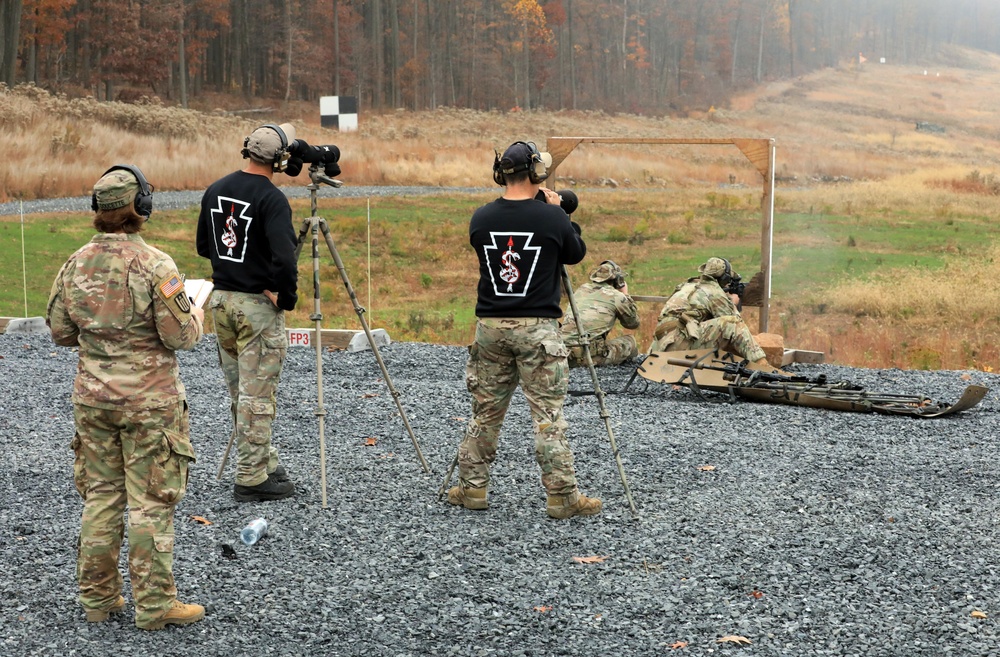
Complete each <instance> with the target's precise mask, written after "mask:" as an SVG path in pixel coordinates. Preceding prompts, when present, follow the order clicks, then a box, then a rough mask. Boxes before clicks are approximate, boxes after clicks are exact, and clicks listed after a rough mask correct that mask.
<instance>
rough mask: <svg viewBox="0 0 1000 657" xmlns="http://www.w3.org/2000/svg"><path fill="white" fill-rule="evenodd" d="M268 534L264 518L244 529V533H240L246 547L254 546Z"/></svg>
mask: <svg viewBox="0 0 1000 657" xmlns="http://www.w3.org/2000/svg"><path fill="white" fill-rule="evenodd" d="M266 534H267V521H266V520H264V519H263V518H257V519H256V520H254V521H253V522H251V523H250V524H249V525H247V526H246V527H244V528H243V531H241V532H240V540H241V541H243V544H244V545H253V544H254V543H256V542H257V541H258V540H259V539H260V537H261V536H265V535H266Z"/></svg>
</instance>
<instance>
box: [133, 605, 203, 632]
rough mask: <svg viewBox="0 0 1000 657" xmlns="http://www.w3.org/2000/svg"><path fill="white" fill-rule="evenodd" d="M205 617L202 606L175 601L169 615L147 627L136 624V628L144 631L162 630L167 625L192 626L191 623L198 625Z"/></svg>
mask: <svg viewBox="0 0 1000 657" xmlns="http://www.w3.org/2000/svg"><path fill="white" fill-rule="evenodd" d="M204 617H205V608H204V607H202V606H201V605H186V604H184V603H183V602H180V601H178V600H174V604H173V606H172V607H171V608H170V609H169V610H168V611H167V613H165V614H163V615H162V616H160V617H159V618H158V619H156V620H155V621H152V622H151V623H146V624H145V625H139V624H138V623H136V627H138V628H139V629H142V630H162V629H163V628H165V627H166V626H167V625H190V624H191V623H197V622H198V621H200V620H201V619H203V618H204Z"/></svg>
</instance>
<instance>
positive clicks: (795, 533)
mask: <svg viewBox="0 0 1000 657" xmlns="http://www.w3.org/2000/svg"><path fill="white" fill-rule="evenodd" d="M214 348H215V344H214V337H213V336H209V337H207V338H206V340H205V341H204V342H203V343H202V344H201V345H199V347H198V348H197V349H195V350H194V351H192V352H185V353H183V354H182V355H181V372H182V376H183V378H184V380H185V383H186V385H187V388H188V395H189V403H190V406H191V418H192V440H193V442H194V445H195V448H196V450H197V452H198V457H199V458H198V461H197V463H195V464H194V465H193V466H192V471H191V481H190V485H189V488H188V494H187V496H186V497H185V499H184V500H183V502H182V503H181V504H180V506H179V507H178V509H177V515H176V520H177V522H176V525H177V527H176V530H177V543H176V550H175V575H176V579H177V586H178V589H179V591H180V596H181V598H182V599H183V600H185V601H194V602H199V603H201V604H204V605H205V606H206V607H207V609H208V614H207V616H206V619H205V620H204V621H203V622H201V623H198V624H196V625H192V626H190V627H184V628H169V629H167V630H165V631H163V632H154V633H148V632H143V631H141V630H138V629H136V628H135V626H134V625H133V620H132V611H133V608H132V603H131V594H130V592H129V591H128V590H126V592H125V596H126V600H127V601H128V604H127V606H126V613H124V614H119V615H116V616H113V617H112V620H111V621H109V622H107V623H104V624H88V623H85V622H84V619H83V613H82V611H81V609H80V608H79V606H78V605H77V602H76V592H75V589H76V583H75V573H74V564H75V546H76V537H77V532H78V528H79V514H80V509H81V503H80V500H79V498H78V496H77V494H76V491H75V489H74V488H73V484H72V482H71V454H70V451H69V449H68V445H69V442H70V438H71V437H72V434H73V422H72V414H71V405H70V399H69V395H70V390H71V387H72V379H73V374H74V369H75V364H76V358H77V357H76V354H75V353H74V352H73V351H72V350H70V349H64V348H59V347H55V346H54V345H53V344H52V343H51V341H50V340H49V339H48V337H47V336H14V335H0V381H2V382H3V395H2V396H0V445H2V447H3V450H2V455H3V456H2V458H3V463H2V466H0V563H2V564H3V566H4V567H3V569H2V571H0V654H3V655H86V656H90V655H93V656H95V657H96V656H104V655H108V654H133V655H147V654H149V655H152V654H155V655H185V656H189V655H190V656H208V655H268V656H283V655H391V656H402V655H455V656H463V657H464V656H469V657H478V656H481V655H666V654H675V652H676V654H679V655H685V654H686V655H735V654H742V655H789V656H796V657H798V656H804V655H872V656H879V657H884V656H888V655H900V656H903V655H905V656H908V657H911V656H914V655H935V656H937V655H947V654H954V655H963V656H967V655H988V654H996V653H997V650H998V648H997V645H998V639H1000V631H998V629H997V621H996V619H997V618H1000V602H998V600H997V591H1000V565H998V563H1000V543H998V541H997V538H998V531H997V520H998V504H997V501H996V498H995V496H994V493H995V491H996V488H997V483H998V481H1000V459H998V458H997V452H998V447H1000V446H998V438H997V435H996V428H997V413H998V409H1000V395H998V391H1000V377H998V376H997V375H992V374H985V373H981V372H968V373H963V372H948V371H943V372H903V371H898V370H857V369H848V368H842V367H835V366H829V365H808V366H807V365H797V366H795V367H794V369H796V370H797V371H799V372H803V373H807V374H818V373H826V374H827V375H828V376H829V377H830V379H832V380H834V379H850V380H853V381H855V382H857V383H860V384H862V385H865V386H866V387H868V388H869V389H870V390H873V391H881V392H890V391H896V392H905V393H924V394H927V395H928V396H930V397H933V398H935V399H939V400H943V401H948V402H951V401H954V400H956V399H957V398H958V396H959V394H960V392H961V390H962V389H963V388H964V386H965V385H967V384H968V383H981V384H984V385H987V386H989V387H990V388H991V392H990V393H989V395H988V396H987V398H986V399H985V400H984V401H983V402H982V403H981V404H980V405H979V406H978V407H976V408H974V409H972V410H970V411H967V412H965V413H962V414H959V415H957V416H954V417H950V418H946V419H940V420H920V419H916V418H907V417H885V416H878V415H866V414H856V413H837V412H830V411H820V410H811V409H805V408H796V407H790V406H768V405H763V404H753V403H749V402H738V403H735V404H729V403H725V402H723V401H721V399H719V400H714V401H713V402H703V401H699V400H697V399H695V398H693V396H692V395H691V394H690V392H689V391H687V390H684V389H681V390H672V389H670V388H669V387H668V386H660V385H655V384H651V385H649V386H648V387H646V386H643V385H642V384H641V380H640V384H639V385H638V386H635V384H634V386H633V389H632V390H630V391H629V392H628V393H625V394H609V395H608V397H607V408H608V411H609V413H610V417H611V422H612V425H613V427H614V432H615V435H616V437H617V440H618V444H619V447H620V449H621V453H622V458H623V461H624V464H625V469H626V472H627V474H628V478H629V482H630V484H631V487H632V491H633V494H634V497H635V501H636V504H637V506H638V508H639V512H640V515H639V517H638V519H633V518H632V517H631V515H630V513H629V510H628V506H627V503H626V500H625V496H624V492H623V488H622V485H621V482H620V480H619V478H618V474H617V470H616V468H615V465H614V460H613V458H612V455H611V451H610V448H609V446H608V437H607V433H606V431H605V428H604V423H603V422H602V421H601V420H600V417H599V410H598V407H597V403H596V401H595V399H594V398H593V397H592V396H590V397H571V398H570V399H569V402H568V404H567V407H566V417H567V420H568V421H569V424H570V437H571V442H572V445H573V449H574V452H575V455H576V465H577V471H578V475H579V478H580V481H581V486H582V488H583V490H584V491H585V492H586V493H588V494H591V495H596V496H599V497H601V498H602V499H603V500H604V504H605V512H604V513H603V514H602V515H599V516H596V517H592V518H574V519H571V520H568V521H554V520H550V519H548V518H547V517H546V515H545V498H544V494H543V491H542V488H541V486H540V483H539V473H538V468H537V466H536V465H535V463H534V458H533V455H532V444H531V442H532V441H531V438H530V435H531V424H530V416H529V413H528V410H527V406H526V404H525V402H524V399H523V397H522V396H521V395H520V393H518V394H517V395H515V398H514V403H513V405H512V407H511V410H510V413H509V416H508V418H507V424H506V426H505V430H504V432H503V435H502V437H501V451H500V455H499V458H498V461H497V463H496V465H495V467H494V480H493V483H492V488H491V496H490V503H491V507H490V509H489V510H488V511H485V512H472V511H466V510H464V509H458V508H453V507H450V506H448V505H447V504H446V503H442V502H439V501H438V500H437V497H436V493H437V489H438V487H439V485H440V483H441V481H442V478H443V476H444V473H445V471H446V468H447V466H448V464H449V463H450V461H451V459H452V457H453V455H454V454H455V450H456V446H457V443H458V440H459V438H460V436H461V433H462V428H463V426H464V419H465V418H467V417H468V413H469V397H468V393H467V392H466V390H465V387H464V379H463V366H464V363H465V356H466V352H465V350H464V349H462V348H459V347H446V346H435V345H428V344H419V343H395V344H392V345H391V346H389V347H386V348H383V349H382V355H383V357H384V359H385V362H386V366H387V368H388V370H389V373H390V375H391V376H392V380H393V383H394V384H395V386H396V388H397V389H398V390H399V392H400V398H401V400H402V402H403V404H404V406H405V408H406V413H407V417H408V418H409V420H410V422H411V424H412V426H413V429H414V432H415V434H416V435H417V437H418V439H419V440H420V443H421V446H422V448H423V451H424V454H425V455H426V457H427V460H428V461H429V463H430V464H431V468H432V470H433V472H432V473H431V474H426V473H424V472H423V470H422V469H421V468H420V466H419V462H418V460H417V458H416V455H415V453H414V450H413V446H412V445H411V443H410V440H409V437H408V435H407V434H406V431H405V429H404V428H403V425H402V422H401V421H400V419H399V417H398V415H397V413H396V407H395V404H394V403H393V401H392V397H391V395H390V394H389V393H388V389H387V387H386V386H385V384H384V383H383V382H382V380H381V377H380V372H379V369H378V366H377V364H376V362H375V359H374V358H373V356H372V354H371V353H370V352H359V353H346V352H327V353H325V354H324V356H323V360H324V362H323V369H324V373H323V377H324V387H325V391H326V394H325V397H326V409H327V411H328V415H327V416H326V422H325V424H326V451H327V477H328V490H329V499H328V508H326V509H324V508H322V505H321V489H320V484H319V481H320V469H319V439H318V428H317V419H316V416H315V410H316V407H317V395H316V375H315V365H316V362H315V354H314V352H312V351H309V350H306V349H293V350H291V351H290V353H289V359H288V363H287V366H286V369H285V372H284V376H283V381H282V384H281V388H280V394H279V400H278V401H279V417H278V420H277V421H276V425H275V438H276V441H277V443H278V445H279V447H280V449H281V450H282V455H283V463H285V464H286V466H287V467H288V470H289V472H290V474H291V476H292V478H293V479H294V480H295V481H296V483H297V485H298V495H297V497H295V498H294V499H290V500H283V501H277V502H266V503H260V504H236V503H235V502H234V501H233V498H232V468H231V466H230V468H228V469H227V472H226V474H225V477H224V479H223V481H221V482H220V481H217V480H216V478H215V471H216V468H217V467H218V464H219V461H220V458H221V453H222V449H223V448H224V442H225V438H226V436H227V434H228V430H229V427H228V399H227V397H226V393H225V386H224V383H223V379H222V375H221V372H220V370H219V368H218V366H217V364H216V359H215V352H214ZM630 372H631V370H630V369H628V368H625V367H621V368H608V369H605V370H601V381H602V387H603V388H604V389H605V390H608V391H617V390H620V389H621V388H622V386H623V384H624V382H625V381H626V380H627V378H628V375H629V374H630ZM966 375H968V376H966ZM969 377H971V379H970V378H969ZM589 381H590V378H589V374H588V373H587V372H586V371H583V370H574V371H573V372H572V379H571V388H574V389H581V390H582V389H585V388H587V387H588V385H589ZM644 388H645V389H644ZM370 438H374V439H375V444H374V445H373V446H366V441H368V440H369V439H370ZM709 465H710V466H714V469H708V468H704V467H702V466H709ZM196 515H197V516H203V517H204V518H207V519H208V520H210V521H211V522H212V524H211V525H203V524H199V523H198V522H196V521H194V520H192V516H196ZM258 515H261V516H264V517H265V518H267V519H268V521H269V522H270V534H269V535H268V536H267V537H265V538H264V539H262V540H261V541H260V542H259V543H257V544H256V545H254V546H251V547H245V546H243V545H242V544H241V543H240V542H239V539H238V535H239V530H240V528H241V527H243V526H244V525H245V524H246V523H247V522H249V521H250V520H251V519H252V518H254V517H255V516H258ZM224 546H231V547H232V548H233V549H234V550H235V557H234V558H226V557H225V556H224V552H225V551H226V550H224ZM592 556H596V557H601V558H602V559H603V560H595V562H594V563H579V562H576V561H574V557H592ZM122 565H123V567H124V559H123V561H122ZM973 612H982V613H984V614H985V615H986V617H985V618H977V617H976V616H974V615H973ZM727 636H741V637H745V638H746V639H747V640H748V641H749V642H750V643H749V645H744V646H742V647H741V646H740V645H738V644H736V643H733V642H723V643H719V642H718V640H719V639H722V638H723V637H727ZM681 643H686V644H687V645H686V647H683V648H677V649H676V651H675V650H673V649H672V647H673V646H675V645H676V646H680V645H681Z"/></svg>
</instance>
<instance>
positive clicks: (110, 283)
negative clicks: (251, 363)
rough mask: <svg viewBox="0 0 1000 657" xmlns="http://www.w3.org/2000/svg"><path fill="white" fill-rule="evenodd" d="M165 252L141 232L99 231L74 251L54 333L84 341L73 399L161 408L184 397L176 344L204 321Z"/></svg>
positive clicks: (193, 337) (59, 285) (187, 341)
mask: <svg viewBox="0 0 1000 657" xmlns="http://www.w3.org/2000/svg"><path fill="white" fill-rule="evenodd" d="M190 310H191V307H190V304H189V303H188V299H187V295H186V294H185V293H184V282H183V280H182V279H181V276H180V274H178V273H177V266H176V265H175V264H174V261H173V260H172V259H171V258H170V256H168V255H167V254H166V253H163V252H162V251H159V250H158V249H154V248H153V247H151V246H149V245H147V244H146V242H145V241H144V240H143V239H142V238H141V237H139V236H138V235H126V234H121V233H101V234H99V235H95V236H94V238H93V239H92V240H91V241H90V242H88V243H87V244H85V245H84V246H83V247H81V248H80V249H79V250H77V252H76V253H74V254H73V255H72V256H70V258H69V260H67V261H66V264H64V265H63V266H62V269H60V270H59V273H58V274H57V275H56V280H55V282H54V283H53V284H52V292H51V294H50V295H49V304H48V311H47V313H46V322H47V323H48V325H49V328H50V330H51V331H52V339H53V340H54V341H55V342H56V344H59V345H62V346H64V347H71V346H79V347H80V361H79V363H78V365H77V373H76V381H75V383H74V386H73V402H74V403H77V404H84V405H86V406H94V407H96V408H108V409H115V408H120V407H122V406H126V407H128V408H132V409H143V408H160V407H163V406H166V405H168V404H172V403H176V402H177V401H178V400H180V399H184V398H185V397H184V384H183V383H181V379H180V374H179V372H178V369H177V356H176V355H175V354H174V350H175V349H190V348H192V347H194V345H195V344H197V343H198V341H199V340H200V339H201V336H202V326H201V324H200V323H199V322H198V320H197V319H195V318H194V317H192V315H191V313H190Z"/></svg>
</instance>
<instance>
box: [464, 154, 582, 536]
mask: <svg viewBox="0 0 1000 657" xmlns="http://www.w3.org/2000/svg"><path fill="white" fill-rule="evenodd" d="M551 163H552V158H551V156H549V154H548V153H539V151H538V149H537V148H536V147H535V145H534V144H533V143H531V142H521V141H519V142H515V143H513V144H511V145H510V147H508V148H507V150H506V151H504V154H503V156H502V157H500V156H499V155H498V156H497V158H496V159H495V161H494V164H493V179H494V180H495V181H496V183H497V184H498V185H502V186H504V187H505V188H506V189H505V191H504V194H503V196H502V197H501V198H498V199H496V200H495V201H493V202H492V203H488V204H486V205H484V206H482V207H481V208H479V209H478V210H476V211H475V213H474V214H473V215H472V221H471V223H470V225H469V242H470V244H471V245H472V248H473V249H475V251H476V255H477V256H478V257H479V288H478V300H477V302H476V317H477V318H478V321H477V323H476V340H475V342H474V343H473V344H472V345H471V346H470V347H469V360H468V364H467V365H466V375H465V376H466V385H467V386H468V389H469V393H470V394H471V395H472V418H471V419H470V420H469V425H468V427H467V429H466V431H465V437H464V438H463V440H462V443H461V445H460V446H459V450H458V463H459V485H458V486H454V487H452V488H451V489H450V490H449V491H448V501H449V502H450V503H452V504H455V505H457V506H464V507H465V508H466V509H486V508H487V507H488V506H489V502H488V501H487V495H486V493H487V487H488V485H489V480H490V470H489V468H490V464H491V463H493V460H494V459H495V458H496V451H497V439H498V438H499V435H500V428H501V426H502V425H503V419H504V416H505V415H506V413H507V408H508V406H509V405H510V400H511V396H512V395H513V394H514V389H515V388H517V385H518V382H520V384H521V390H522V392H523V393H524V396H525V398H526V399H527V400H528V406H529V407H530V409H531V416H532V420H533V424H534V429H535V458H536V459H537V461H538V465H539V467H540V468H541V470H542V485H543V486H544V487H545V490H546V492H547V494H548V500H547V507H546V511H547V513H548V514H549V516H551V517H553V518H570V517H572V516H576V515H581V516H589V515H594V514H597V513H600V511H601V501H600V500H598V499H596V498H591V497H586V496H585V495H583V494H582V493H580V491H579V489H578V488H577V482H576V474H575V471H574V469H573V453H572V451H570V448H569V443H568V442H567V441H566V428H567V425H566V421H565V420H564V419H563V414H562V407H563V401H564V399H565V397H566V390H567V387H568V383H569V367H568V365H567V363H566V356H567V354H568V353H569V352H568V350H567V349H566V347H565V345H563V342H562V340H561V338H560V337H559V324H558V319H559V317H560V316H562V308H561V307H560V305H559V298H560V281H561V268H562V266H563V265H566V264H569V265H572V264H576V263H578V262H580V261H581V260H583V257H584V255H586V253H587V246H586V244H584V242H583V239H582V238H581V237H580V227H579V226H577V225H576V224H574V223H573V222H571V221H570V219H569V216H568V215H567V214H566V212H565V211H564V210H563V209H562V208H560V207H559V196H558V195H557V194H556V193H555V192H553V191H552V190H549V189H543V188H541V182H542V181H543V180H544V179H545V178H546V176H547V173H546V167H548V166H549V165H550V164H551ZM539 192H541V193H542V194H544V199H545V201H544V202H539V200H536V195H538V194H539Z"/></svg>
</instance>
